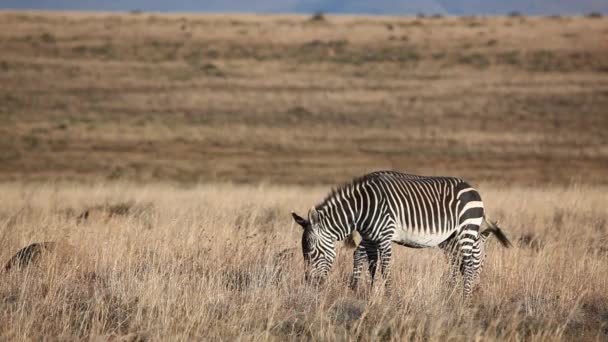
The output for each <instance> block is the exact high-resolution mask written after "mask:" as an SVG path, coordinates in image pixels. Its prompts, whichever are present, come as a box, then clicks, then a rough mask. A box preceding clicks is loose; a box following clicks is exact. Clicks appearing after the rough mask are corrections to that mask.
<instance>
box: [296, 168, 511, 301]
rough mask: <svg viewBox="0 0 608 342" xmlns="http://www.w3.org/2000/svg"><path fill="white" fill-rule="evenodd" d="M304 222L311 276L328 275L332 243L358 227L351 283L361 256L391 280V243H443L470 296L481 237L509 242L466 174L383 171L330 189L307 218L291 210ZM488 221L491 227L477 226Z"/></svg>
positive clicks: (372, 270)
mask: <svg viewBox="0 0 608 342" xmlns="http://www.w3.org/2000/svg"><path fill="white" fill-rule="evenodd" d="M292 216H293V218H294V220H295V221H296V222H297V223H298V224H299V225H300V226H302V227H303V229H304V233H303V235H302V252H303V254H304V261H305V263H306V265H307V267H306V273H305V277H306V279H309V280H311V279H316V280H322V279H323V278H325V276H326V275H327V273H328V272H329V269H330V268H331V265H332V264H333V262H334V259H335V257H336V251H335V242H336V241H341V240H344V239H345V238H347V237H348V236H349V235H351V234H352V233H353V232H354V231H355V230H356V231H358V232H359V234H360V235H361V238H362V240H361V243H359V245H358V246H357V248H356V249H355V252H354V267H353V276H352V282H351V286H352V287H353V288H354V287H356V286H357V283H358V281H359V278H360V275H361V269H362V267H363V263H364V261H365V260H366V259H367V261H368V266H369V272H370V274H371V276H372V279H373V278H374V275H375V273H376V268H377V264H378V262H379V263H380V272H381V275H382V276H383V278H384V279H385V280H386V281H387V286H388V287H389V288H390V283H389V281H388V280H389V277H388V273H389V266H390V260H391V254H392V251H391V248H392V247H391V245H392V244H391V243H392V242H395V243H397V244H400V245H403V246H406V247H412V248H424V247H435V246H438V247H440V248H442V249H443V250H444V251H445V252H446V255H447V256H448V259H449V261H450V274H449V279H450V283H451V284H452V285H453V284H454V282H455V280H456V273H457V271H458V270H459V271H460V272H461V274H462V276H463V279H464V282H463V291H464V295H465V297H468V296H470V295H471V292H472V289H473V286H474V283H475V280H476V278H477V276H478V275H479V272H480V271H481V267H482V262H483V258H484V242H485V240H486V239H487V237H488V236H489V235H490V234H491V233H493V234H494V235H496V236H497V237H498V239H499V241H500V242H501V243H502V244H503V245H504V246H505V247H509V246H510V242H509V240H508V239H507V237H506V236H505V235H504V234H503V233H502V231H501V230H500V228H498V227H497V226H496V224H494V223H491V222H490V221H488V220H486V218H485V214H484V208H483V203H482V201H481V197H480V196H479V193H478V192H477V191H476V190H475V189H474V188H472V187H471V186H470V185H469V184H467V183H466V182H464V181H463V180H461V179H458V178H453V177H424V176H415V175H409V174H404V173H399V172H394V171H378V172H373V173H370V174H367V175H365V176H362V177H360V178H357V179H355V180H353V181H352V182H351V183H349V184H346V185H343V186H342V187H340V188H338V189H336V190H333V191H332V192H331V193H330V194H329V195H328V196H327V197H326V198H325V200H323V202H321V204H319V205H317V206H316V207H313V208H312V209H311V210H310V212H309V213H308V219H304V218H302V217H300V216H298V215H297V214H296V213H293V212H292ZM483 221H485V222H486V224H487V225H488V226H489V228H488V229H486V230H484V231H482V232H481V233H480V232H479V227H480V225H481V224H482V222H483Z"/></svg>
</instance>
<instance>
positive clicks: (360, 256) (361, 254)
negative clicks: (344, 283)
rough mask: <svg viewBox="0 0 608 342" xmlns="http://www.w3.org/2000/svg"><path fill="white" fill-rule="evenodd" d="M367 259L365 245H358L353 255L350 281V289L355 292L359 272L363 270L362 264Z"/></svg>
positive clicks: (359, 275) (359, 276) (359, 277)
mask: <svg viewBox="0 0 608 342" xmlns="http://www.w3.org/2000/svg"><path fill="white" fill-rule="evenodd" d="M365 259H367V254H366V252H365V245H364V244H363V243H360V244H359V246H357V248H356V249H355V252H354V253H353V261H354V265H353V275H352V278H351V281H350V287H351V289H353V290H355V289H356V288H357V287H358V286H359V279H361V270H362V269H363V263H364V262H365Z"/></svg>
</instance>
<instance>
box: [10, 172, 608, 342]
mask: <svg viewBox="0 0 608 342" xmlns="http://www.w3.org/2000/svg"><path fill="white" fill-rule="evenodd" d="M479 188H480V189H481V191H482V193H483V194H484V195H485V196H484V197H485V200H486V202H487V203H488V207H489V210H490V212H491V213H493V217H494V218H497V219H499V220H500V221H501V223H502V225H503V226H504V227H505V228H506V231H507V233H508V234H509V235H510V237H511V239H512V240H513V242H514V244H515V248H512V249H508V250H507V249H504V248H501V247H500V246H499V245H498V244H497V243H496V242H495V241H493V242H490V244H489V245H488V253H489V256H488V260H487V264H486V269H485V271H484V274H483V276H482V282H481V286H480V287H479V288H478V289H477V292H476V296H475V298H474V299H473V300H472V302H471V303H470V305H469V306H467V305H463V304H462V303H461V302H460V300H459V296H458V295H459V294H460V291H456V292H455V293H452V292H451V291H449V289H447V288H446V287H445V284H444V283H443V282H442V275H443V270H445V269H446V268H447V265H446V262H445V260H444V258H443V255H442V253H441V252H440V251H438V250H432V249H426V250H414V249H408V248H401V247H399V248H395V252H396V256H395V266H394V268H393V269H394V274H393V276H394V277H395V279H394V280H395V291H394V292H393V293H392V295H389V296H385V295H382V294H381V293H379V292H378V291H377V289H376V290H375V291H372V292H368V290H367V289H363V290H361V291H360V292H357V293H355V292H352V291H350V290H349V289H348V288H347V279H348V275H349V274H350V269H351V263H352V255H351V252H350V251H349V250H345V249H343V250H340V253H339V258H338V262H337V264H336V265H335V268H334V269H333V272H332V274H331V279H330V281H329V283H328V284H327V285H326V286H325V287H323V288H321V289H319V290H318V291H317V290H316V289H314V288H310V287H307V286H305V285H303V284H302V283H301V279H302V274H301V272H302V258H301V255H300V252H299V250H298V241H299V236H300V235H299V234H300V230H299V228H297V227H295V226H294V224H293V223H292V222H291V218H290V215H289V212H290V210H292V209H296V210H298V211H304V210H305V209H306V208H308V207H309V206H310V205H311V204H313V203H315V201H316V200H318V199H319V198H321V197H322V195H323V194H324V193H325V191H326V190H327V189H325V188H303V187H297V186H281V187H279V186H246V185H240V186H235V185H220V184H218V185H199V186H196V187H192V188H181V187H176V186H174V185H162V184H157V185H145V186H142V185H135V184H133V183H103V184H89V185H83V184H73V183H46V184H38V185H34V184H21V183H11V184H2V185H0V193H1V194H2V203H3V205H2V208H0V236H1V237H2V239H1V240H0V241H2V245H1V246H0V260H2V262H4V261H6V260H8V259H9V258H10V257H11V255H12V254H13V253H15V252H16V251H17V250H18V249H20V248H21V247H23V246H25V245H27V244H29V243H30V242H35V241H36V242H37V241H50V240H52V241H62V242H63V244H64V245H67V244H69V245H71V246H74V247H73V248H71V249H70V248H56V249H55V250H54V251H53V252H52V253H47V254H48V255H46V257H45V258H43V259H40V260H39V261H40V262H39V263H37V264H36V265H37V266H29V267H27V268H25V269H24V270H22V271H11V272H10V273H5V274H2V275H0V277H1V280H0V309H1V310H0V339H2V340H7V339H10V340H32V339H33V340H40V339H42V338H45V339H50V340H55V339H59V340H72V339H89V338H91V339H99V340H109V339H115V340H116V339H121V338H123V339H126V340H137V339H140V340H141V339H152V340H173V339H174V340H191V339H207V340H218V339H222V340H235V339H237V338H241V339H244V340H268V339H270V340H277V341H282V340H285V339H301V338H306V339H309V338H310V339H314V340H359V339H360V340H377V339H379V338H382V339H384V340H399V341H402V340H404V339H406V338H409V339H414V340H446V339H447V338H450V339H452V340H467V341H470V340H473V339H479V338H483V339H484V340H503V339H510V340H531V341H534V340H551V341H554V340H558V339H562V340H572V339H573V338H575V339H576V340H605V339H606V338H607V337H608V297H606V293H608V277H607V276H606V275H607V274H608V248H607V242H608V241H607V240H606V236H607V235H606V234H607V230H608V226H607V223H608V211H607V209H606V197H605V194H606V191H607V189H606V188H605V187H595V188H589V187H585V186H569V187H557V186H555V187H543V188H533V187H525V188H524V187H502V186H496V185H493V184H490V183H486V184H481V186H479ZM86 210H89V217H88V219H87V220H78V219H77V217H78V216H79V214H80V213H82V212H84V211H86ZM66 256H67V257H66ZM44 260H46V262H42V261H44ZM57 260H59V261H57ZM66 260H67V262H66Z"/></svg>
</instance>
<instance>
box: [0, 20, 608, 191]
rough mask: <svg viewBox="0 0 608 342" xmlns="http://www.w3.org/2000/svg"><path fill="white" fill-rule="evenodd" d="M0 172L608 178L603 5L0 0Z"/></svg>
mask: <svg viewBox="0 0 608 342" xmlns="http://www.w3.org/2000/svg"><path fill="white" fill-rule="evenodd" d="M0 51H2V54H1V55H0V84H2V86H1V87H0V179H1V180H32V179H35V180H46V179H76V180H80V179H96V180H117V179H124V180H138V181H142V182H146V181H156V180H165V181H166V180H174V181H177V182H181V183H192V182H214V181H223V182H225V181H228V182H248V183H257V182H260V181H262V182H271V183H282V184H294V183H299V184H310V183H311V182H312V183H317V184H319V183H325V184H326V183H333V182H336V181H345V180H348V179H350V177H352V176H355V175H359V174H362V173H364V172H366V171H370V170H377V169H382V168H393V169H399V170H405V171H409V172H414V173H420V174H452V175H456V176H461V177H464V178H467V179H471V180H474V181H486V180H493V181H501V182H506V183H509V184H511V183H513V184H523V183H526V184H539V183H551V184H555V183H568V182H571V181H573V180H574V181H575V182H578V183H586V184H595V183H602V184H606V179H607V178H606V177H605V170H606V169H607V168H608V134H606V129H607V128H608V115H607V114H608V113H607V108H608V19H606V18H589V17H521V16H520V17H492V18H487V17H444V18H434V17H426V18H417V17H349V16H344V17H337V16H329V17H325V18H322V19H321V20H312V18H309V17H305V16H266V15H240V16H238V15H232V16H225V15H207V16H204V15H177V14H176V15H157V14H147V13H142V14H82V13H80V14H77V13H61V12H59V13H42V12H40V13H38V12H0Z"/></svg>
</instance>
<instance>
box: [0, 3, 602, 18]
mask: <svg viewBox="0 0 608 342" xmlns="http://www.w3.org/2000/svg"><path fill="white" fill-rule="evenodd" d="M0 9H34V10H86V11H130V10H141V11H155V12H156V11H158V12H258V13H313V12H319V11H320V12H326V13H344V14H383V15H407V14H409V15H412V14H420V13H423V14H448V15H501V14H508V13H511V12H519V13H522V14H528V15H553V14H559V15H576V14H587V13H590V12H599V13H603V14H608V1H607V0H409V1H389V0H375V1H363V0H324V1H321V0H224V1H222V0H206V1H195V0H177V1H160V0H148V1H146V0H106V1H98V0H0Z"/></svg>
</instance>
